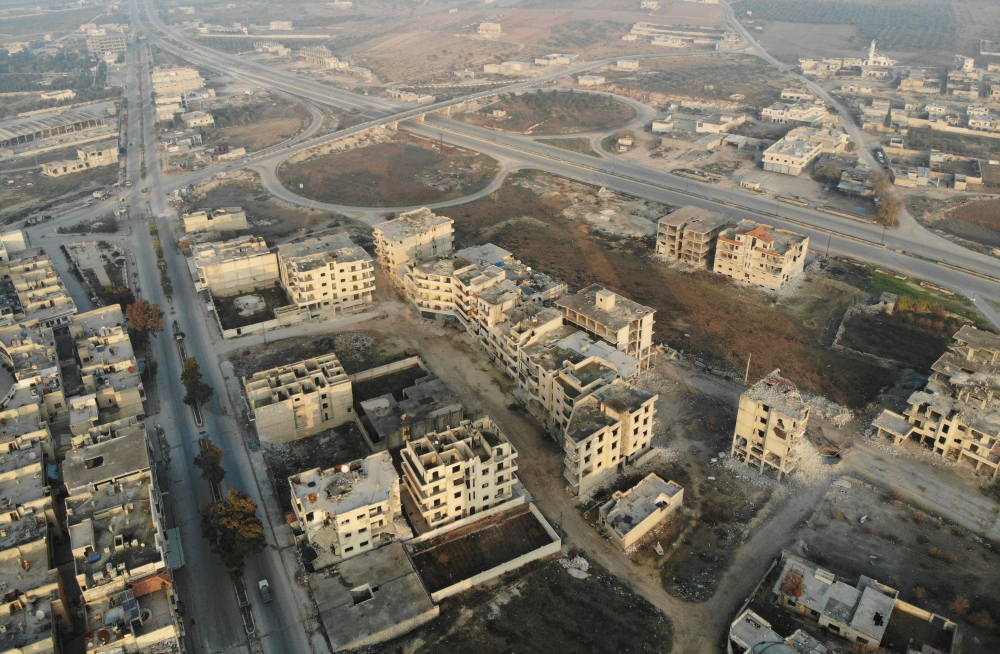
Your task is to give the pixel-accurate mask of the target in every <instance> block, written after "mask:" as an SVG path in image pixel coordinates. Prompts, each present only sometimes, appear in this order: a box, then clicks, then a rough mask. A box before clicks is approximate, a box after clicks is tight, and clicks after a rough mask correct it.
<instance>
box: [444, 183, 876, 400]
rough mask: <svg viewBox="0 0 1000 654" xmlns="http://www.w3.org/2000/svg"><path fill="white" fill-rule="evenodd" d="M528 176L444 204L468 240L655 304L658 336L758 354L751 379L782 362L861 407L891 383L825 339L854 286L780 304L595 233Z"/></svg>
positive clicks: (735, 363) (708, 353) (732, 364)
mask: <svg viewBox="0 0 1000 654" xmlns="http://www.w3.org/2000/svg"><path fill="white" fill-rule="evenodd" d="M525 175H527V176H529V177H532V178H533V179H544V176H542V177H539V176H538V175H540V174H538V173H534V172H528V173H524V174H521V175H512V176H511V177H510V178H508V181H507V183H505V184H504V186H503V187H502V188H501V189H500V190H499V191H498V192H497V194H496V198H495V199H494V198H492V197H491V198H485V199H482V200H477V201H475V202H471V203H469V204H466V205H462V206H459V207H453V208H448V209H444V210H441V213H443V214H444V215H447V216H448V217H450V218H452V219H454V220H455V231H456V232H457V235H458V238H459V241H460V242H461V243H463V244H465V243H469V244H472V243H482V242H486V241H492V242H494V243H496V244H497V245H499V246H501V247H503V248H506V249H508V250H510V251H512V252H513V253H514V255H515V256H516V257H517V258H519V259H521V260H522V261H524V262H525V263H526V264H528V265H531V266H534V267H537V268H538V269H540V270H543V271H544V272H547V273H549V274H551V275H553V276H555V277H557V278H559V279H562V280H564V281H565V282H566V283H568V284H569V285H570V286H571V287H573V288H580V287H582V286H585V285H587V284H591V283H600V284H604V285H606V286H607V287H609V288H612V289H614V290H616V291H619V292H621V293H623V294H624V295H626V296H627V297H629V298H632V299H633V300H635V301H637V302H641V303H643V304H646V305H649V306H651V307H653V308H654V309H656V312H657V313H656V324H655V328H654V329H655V332H654V339H655V340H656V341H658V342H665V343H667V344H669V345H671V346H673V347H676V348H679V349H682V350H684V351H685V352H690V353H694V354H698V355H699V356H702V357H705V358H706V359H707V360H709V361H710V362H712V363H713V364H716V365H720V366H722V367H724V368H730V369H735V370H741V371H742V370H743V368H745V367H746V361H747V355H748V354H749V353H751V352H752V353H753V363H752V366H751V367H752V370H751V372H750V376H751V377H755V376H760V375H763V374H766V373H768V372H770V371H772V370H774V369H775V368H781V370H782V372H783V373H784V374H785V375H787V376H788V377H789V378H791V379H793V380H795V382H796V383H797V384H798V385H799V386H800V387H802V388H804V389H806V390H809V391H812V392H815V393H819V394H822V395H825V396H826V397H829V398H830V399H832V400H834V401H837V402H841V403H847V404H850V405H852V406H859V405H863V404H865V403H867V402H868V401H871V399H873V398H874V397H875V396H876V395H877V393H878V391H879V389H881V388H882V387H883V386H884V385H886V384H887V383H889V381H890V379H891V373H890V372H889V371H887V370H885V369H883V368H881V367H879V366H877V365H875V364H874V363H873V362H870V361H867V360H863V359H859V358H858V357H856V356H853V355H847V354H842V353H838V352H835V351H832V350H831V349H830V348H829V344H830V341H828V340H827V341H824V340H823V337H824V335H825V334H827V333H828V330H829V324H830V323H832V324H834V330H835V329H836V327H835V325H836V324H837V323H839V321H840V318H841V317H842V315H843V314H842V313H841V314H840V315H832V313H831V311H832V309H836V308H837V307H838V306H843V308H844V309H846V307H847V305H849V304H850V301H851V300H852V299H853V297H854V296H853V295H851V292H849V291H845V290H841V289H838V288H835V287H826V286H823V287H820V288H821V289H822V291H821V292H822V293H823V294H824V295H823V296H822V297H820V298H819V299H810V298H806V299H804V300H802V301H801V302H795V303H794V304H793V306H789V307H782V306H774V303H773V300H771V299H769V297H768V296H767V295H765V294H764V293H761V292H759V291H756V290H753V289H750V288H746V287H743V286H737V285H735V284H733V283H731V282H730V281H729V280H728V279H726V278H723V277H719V276H716V275H712V274H709V273H707V272H686V271H681V270H677V269H675V268H671V267H668V266H665V265H663V264H662V263H660V262H658V261H656V260H655V259H654V258H653V256H652V253H653V247H652V244H651V242H650V240H636V239H631V238H615V237H611V236H607V237H602V236H601V235H600V234H598V233H592V232H591V230H590V229H589V227H588V223H586V222H584V221H575V220H570V219H567V218H565V217H564V216H563V215H562V210H563V209H564V208H565V207H566V202H565V201H564V200H563V199H562V198H561V197H560V196H559V195H558V194H554V193H553V194H544V195H539V194H537V193H535V192H534V191H532V190H530V189H528V188H525V187H524V186H522V185H520V184H519V183H518V179H519V178H522V177H524V176H525ZM578 186H581V187H583V186H584V185H578ZM593 192H594V191H591V193H593ZM528 217H530V218H528Z"/></svg>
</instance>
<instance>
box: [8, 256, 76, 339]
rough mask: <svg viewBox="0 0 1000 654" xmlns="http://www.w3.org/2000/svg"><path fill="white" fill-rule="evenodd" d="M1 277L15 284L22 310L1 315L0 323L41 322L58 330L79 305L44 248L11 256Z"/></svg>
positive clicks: (44, 325)
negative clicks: (74, 300)
mask: <svg viewBox="0 0 1000 654" xmlns="http://www.w3.org/2000/svg"><path fill="white" fill-rule="evenodd" d="M0 274H2V275H4V279H9V281H10V283H11V284H13V286H14V292H15V293H17V299H18V302H20V304H21V308H20V310H17V311H11V312H10V313H2V314H0V324H13V322H14V321H18V322H28V323H30V322H32V321H38V323H39V324H41V325H42V326H43V327H58V326H59V325H63V324H65V323H66V322H67V321H69V318H70V316H72V315H73V314H74V313H76V303H74V302H73V298H72V297H71V296H70V294H69V292H68V291H67V290H66V285H65V284H64V283H63V281H62V279H61V278H60V277H59V273H58V272H56V268H55V266H54V265H53V264H52V261H50V260H49V257H48V255H46V254H45V252H44V251H43V250H42V249H41V248H30V249H27V250H22V251H20V252H16V253H14V254H11V255H10V260H9V261H7V262H5V263H4V264H2V265H0Z"/></svg>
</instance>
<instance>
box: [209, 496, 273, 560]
mask: <svg viewBox="0 0 1000 654" xmlns="http://www.w3.org/2000/svg"><path fill="white" fill-rule="evenodd" d="M201 535H202V536H204V537H205V538H207V539H208V542H209V543H211V545H212V551H213V552H215V553H216V554H218V555H219V558H221V559H222V565H224V566H226V570H228V571H229V574H230V576H231V577H233V578H234V579H235V578H237V577H239V576H240V575H242V574H243V565H244V563H245V561H246V558H247V557H248V556H253V555H254V554H257V553H258V552H260V551H261V550H263V549H264V547H265V546H266V543H265V541H264V525H263V524H262V523H261V521H260V518H258V517H257V504H256V503H255V502H254V501H253V500H252V499H250V496H249V495H247V494H246V493H240V492H239V491H235V490H231V491H229V493H228V494H227V495H226V497H225V499H223V500H222V501H221V502H212V503H211V504H209V505H208V506H206V507H205V509H204V511H203V512H202V515H201Z"/></svg>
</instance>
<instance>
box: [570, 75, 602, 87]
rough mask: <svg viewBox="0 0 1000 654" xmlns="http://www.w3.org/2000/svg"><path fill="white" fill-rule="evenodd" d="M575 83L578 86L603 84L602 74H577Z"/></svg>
mask: <svg viewBox="0 0 1000 654" xmlns="http://www.w3.org/2000/svg"><path fill="white" fill-rule="evenodd" d="M576 83H577V84H579V85H580V86H599V85H601V84H604V75H577V77H576Z"/></svg>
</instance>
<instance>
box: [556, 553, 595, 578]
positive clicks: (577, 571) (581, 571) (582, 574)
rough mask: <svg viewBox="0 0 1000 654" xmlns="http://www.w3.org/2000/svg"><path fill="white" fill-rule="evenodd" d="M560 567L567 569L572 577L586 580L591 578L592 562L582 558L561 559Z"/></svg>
mask: <svg viewBox="0 0 1000 654" xmlns="http://www.w3.org/2000/svg"><path fill="white" fill-rule="evenodd" d="M559 565H561V566H562V567H564V568H565V569H566V572H568V573H569V575H570V576H571V577H575V578H576V579H586V578H587V577H589V576H590V562H589V561H588V560H587V559H585V558H583V557H582V556H576V557H574V558H572V559H566V558H563V559H559Z"/></svg>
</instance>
